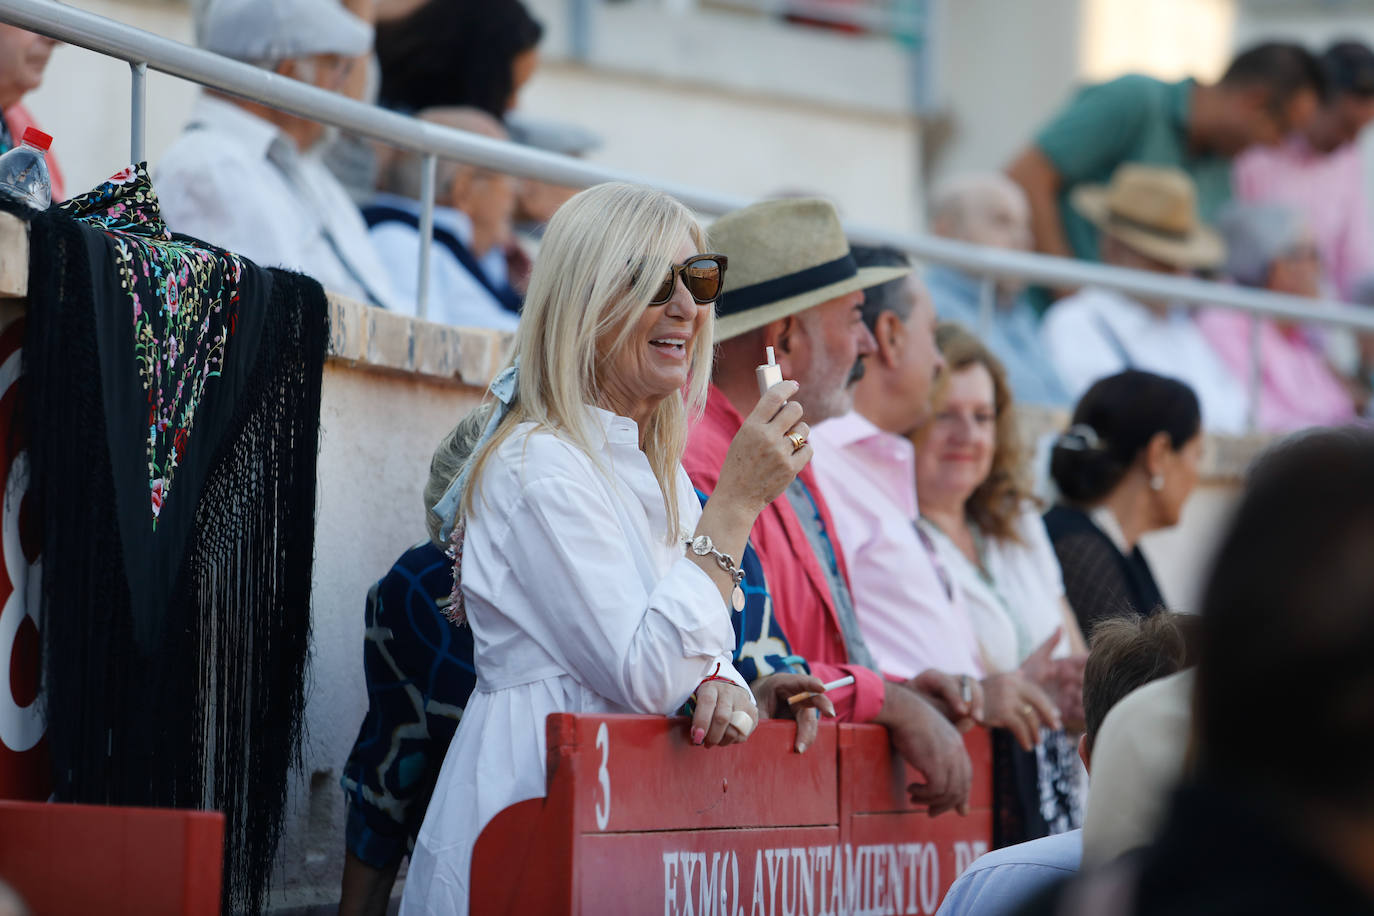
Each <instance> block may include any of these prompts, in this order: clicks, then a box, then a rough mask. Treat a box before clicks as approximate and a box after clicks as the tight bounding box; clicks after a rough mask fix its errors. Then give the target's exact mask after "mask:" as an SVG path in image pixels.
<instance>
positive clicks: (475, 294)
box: [371, 194, 520, 331]
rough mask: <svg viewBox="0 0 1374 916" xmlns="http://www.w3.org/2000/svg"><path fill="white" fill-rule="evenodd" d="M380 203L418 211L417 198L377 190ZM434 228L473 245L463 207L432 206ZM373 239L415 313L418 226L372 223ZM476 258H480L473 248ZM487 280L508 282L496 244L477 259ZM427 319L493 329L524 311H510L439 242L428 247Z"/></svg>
mask: <svg viewBox="0 0 1374 916" xmlns="http://www.w3.org/2000/svg"><path fill="white" fill-rule="evenodd" d="M376 203H377V204H380V205H384V206H388V207H395V208H396V209H398V210H404V211H405V212H407V213H411V214H414V215H415V216H419V215H420V205H419V203H418V202H416V201H413V200H411V199H410V198H408V197H398V196H397V195H395V194H378V195H377V199H376ZM434 228H435V229H445V230H447V231H448V232H451V233H453V235H455V236H456V237H457V238H458V241H460V242H462V243H463V244H464V245H466V246H468V248H469V250H471V246H472V220H471V219H469V218H468V215H467V214H466V213H464V212H463V211H461V210H455V209H453V208H452V207H435V208H434ZM371 234H372V243H373V244H374V245H375V246H376V247H377V253H378V254H379V255H380V256H381V258H382V262H383V263H385V264H386V265H387V267H388V268H389V269H390V271H391V283H392V286H393V288H394V289H395V290H396V292H397V293H398V294H400V296H401V298H403V299H405V300H406V302H407V303H409V306H410V310H409V311H408V312H407V314H410V315H414V314H415V311H416V309H415V303H416V302H417V300H418V297H419V292H420V291H419V287H418V284H417V282H416V281H417V280H418V279H419V274H420V231H419V230H418V229H415V228H414V227H412V226H409V225H407V224H405V223H402V222H396V221H393V222H385V223H378V224H377V225H375V226H373V227H372V230H371ZM473 257H475V258H477V255H476V254H475V253H474V254H473ZM477 263H478V264H480V265H481V267H482V270H483V271H485V272H486V275H487V279H488V280H490V281H491V282H492V283H495V284H498V285H499V284H503V283H505V282H507V271H506V254H505V252H504V251H502V250H501V249H499V248H493V249H491V250H490V251H488V252H487V253H486V254H485V255H483V256H482V257H480V258H477ZM425 317H426V318H427V319H428V320H429V321H437V322H439V323H440V324H451V325H454V326H456V327H461V328H494V329H496V330H498V331H514V330H515V327H516V325H517V324H518V323H519V321H520V316H519V315H516V314H515V313H514V312H510V311H507V310H506V307H505V306H503V305H502V304H501V303H500V302H498V301H497V299H496V297H495V296H493V295H492V294H491V292H490V291H489V290H488V289H487V288H486V287H485V286H483V285H482V283H481V281H480V280H478V279H477V278H476V277H474V276H473V275H472V273H471V272H470V271H469V270H468V269H467V268H466V267H464V266H463V262H462V261H460V260H458V259H457V258H456V257H454V255H453V253H452V252H450V251H449V249H448V247H447V246H445V245H444V244H442V243H441V242H438V241H435V242H434V243H432V244H431V245H430V252H429V307H428V310H427V314H426V316H425Z"/></svg>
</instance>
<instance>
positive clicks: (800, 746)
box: [797, 741, 806, 754]
mask: <svg viewBox="0 0 1374 916" xmlns="http://www.w3.org/2000/svg"><path fill="white" fill-rule="evenodd" d="M797 753H798V754H805V753H806V742H805V741H798V742H797Z"/></svg>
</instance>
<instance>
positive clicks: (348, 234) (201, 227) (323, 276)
mask: <svg viewBox="0 0 1374 916" xmlns="http://www.w3.org/2000/svg"><path fill="white" fill-rule="evenodd" d="M200 39H201V44H202V46H203V47H205V48H206V50H209V51H214V52H215V53H217V54H222V55H224V56H226V57H232V58H234V59H236V60H241V61H245V62H249V63H253V64H256V65H258V66H261V67H264V68H266V69H270V70H271V71H272V72H274V73H277V74H280V75H282V76H286V77H290V78H291V79H297V80H300V81H302V82H305V83H309V84H311V85H313V86H316V87H319V88H321V89H327V90H330V91H332V92H338V91H340V90H341V89H342V87H343V84H344V81H345V79H346V78H347V76H348V72H349V69H350V67H351V66H352V63H353V61H354V59H355V58H357V57H358V56H359V55H361V54H364V53H365V52H366V51H367V50H368V49H369V48H370V47H371V44H372V28H371V27H370V26H369V25H367V23H365V22H363V21H362V20H361V19H359V18H357V17H356V16H354V15H353V14H352V13H349V12H347V11H346V10H344V9H343V7H341V6H339V4H338V3H337V2H336V0H215V2H214V3H213V4H211V6H210V8H209V10H208V11H207V12H206V18H205V20H204V22H203V23H202V26H201V35H200ZM327 133H328V131H327V129H326V128H325V127H324V126H323V125H321V124H318V123H316V122H314V121H308V120H306V119H304V118H299V117H296V116H295V115H290V114H286V113H285V112H280V111H277V110H275V109H271V108H268V107H266V106H263V105H259V104H257V103H255V102H250V101H247V100H244V99H231V98H229V97H228V96H223V95H220V94H218V93H215V92H212V91H209V90H206V91H205V93H204V94H203V95H202V96H201V97H200V99H198V100H197V102H196V105H195V108H194V109H193V111H192V114H191V120H190V123H189V124H188V125H187V127H186V130H185V132H184V133H183V134H182V135H181V137H180V138H178V140H177V141H176V142H175V143H173V144H172V146H171V148H170V149H168V150H167V152H166V154H165V155H164V156H163V157H162V159H161V161H160V162H159V163H158V165H157V167H156V169H154V185H155V186H156V187H157V191H158V197H159V200H160V202H161V205H162V213H163V216H164V217H165V218H166V220H167V225H168V226H169V227H170V228H171V229H172V230H173V231H174V232H182V233H185V234H187V235H193V236H196V237H197V238H200V239H203V240H205V241H207V242H210V243H211V244H214V245H218V246H220V247H222V248H227V249H229V250H230V251H234V252H237V253H238V254H242V255H244V256H246V257H248V258H250V259H251V260H253V261H256V262H258V263H259V264H262V265H264V266H280V267H286V268H289V269H291V270H297V271H300V272H302V273H306V274H309V275H311V276H313V277H314V278H315V279H317V280H319V281H320V283H321V284H322V285H323V286H324V287H325V288H326V289H327V290H330V291H332V292H336V293H342V294H343V295H346V296H351V297H352V298H355V299H358V300H361V301H364V302H367V303H369V304H371V305H376V306H381V307H384V308H391V309H398V310H402V309H403V302H402V300H400V299H398V298H397V297H396V295H395V294H394V293H393V291H392V288H391V283H390V279H389V278H388V276H387V274H386V270H385V268H384V267H383V266H382V262H381V259H380V258H379V257H378V256H377V252H376V250H375V249H374V248H373V245H372V242H371V240H370V239H369V238H368V235H367V226H366V225H365V224H364V223H363V219H362V216H361V214H359V213H358V210H357V208H356V207H355V206H354V205H353V202H352V201H351V200H350V199H349V197H348V194H347V192H346V191H345V190H344V189H343V187H342V186H341V185H340V184H339V182H338V180H337V179H335V178H334V176H333V175H331V174H330V173H329V171H328V170H327V169H326V168H325V167H324V165H323V164H322V163H321V162H320V161H319V159H318V157H317V155H316V150H317V149H318V148H319V147H320V146H321V143H320V141H321V140H323V139H324V138H325V136H326V134H327Z"/></svg>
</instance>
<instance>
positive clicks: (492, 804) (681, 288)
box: [401, 184, 820, 914]
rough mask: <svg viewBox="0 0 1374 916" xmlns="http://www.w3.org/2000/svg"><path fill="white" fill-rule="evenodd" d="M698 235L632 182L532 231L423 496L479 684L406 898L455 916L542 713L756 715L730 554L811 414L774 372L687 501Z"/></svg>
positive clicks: (736, 736)
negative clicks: (453, 439)
mask: <svg viewBox="0 0 1374 916" xmlns="http://www.w3.org/2000/svg"><path fill="white" fill-rule="evenodd" d="M704 247H705V236H704V233H703V232H702V230H701V228H700V226H699V225H698V224H697V223H696V221H695V220H694V219H693V218H692V216H691V214H690V213H689V212H688V211H687V209H686V208H685V207H683V206H682V205H681V204H680V203H678V202H677V201H675V200H673V199H672V198H670V197H668V196H667V195H665V194H661V193H659V192H656V191H651V190H648V189H645V188H638V187H634V186H632V185H624V184H610V185H600V186H597V187H595V188H592V189H590V190H588V191H584V192H583V193H581V194H579V195H577V196H576V197H574V198H573V199H572V200H571V201H569V202H568V203H567V204H566V205H564V206H563V207H562V208H561V209H560V210H559V211H558V213H557V214H555V216H554V219H553V221H552V223H551V224H550V226H549V231H548V235H547V237H546V239H545V244H544V251H543V253H542V255H541V257H540V260H539V263H538V265H536V268H535V272H534V275H533V277H532V279H531V281H530V295H529V299H528V300H527V302H526V308H525V313H524V316H523V319H522V321H521V323H520V327H519V329H518V330H517V332H516V340H515V348H514V352H513V354H512V357H511V360H512V362H511V365H510V366H509V367H508V368H507V369H506V370H505V371H503V372H502V373H500V375H498V377H497V379H496V381H495V382H493V384H492V393H493V396H494V397H496V398H497V401H498V403H497V404H496V405H495V406H494V408H493V410H494V412H493V414H492V417H491V419H490V420H489V422H488V424H487V426H486V427H485V429H484V431H483V434H482V437H481V439H480V440H479V442H478V444H477V445H476V446H475V447H474V451H473V452H472V455H471V456H470V458H469V459H468V461H467V462H466V463H465V464H464V467H463V470H462V471H461V472H460V474H459V476H458V478H457V479H456V480H455V481H454V482H453V484H452V485H451V486H450V488H449V490H448V491H447V492H446V493H445V496H444V498H443V499H441V500H440V503H439V507H441V508H438V509H437V510H436V511H439V513H440V515H441V517H443V518H444V530H443V531H442V532H441V533H444V534H447V533H449V531H450V530H451V529H452V528H454V527H455V526H456V527H457V529H458V530H457V534H456V535H454V536H453V537H454V546H455V550H456V553H457V555H458V558H459V559H458V566H457V579H458V582H457V585H456V587H455V599H456V604H455V605H454V606H451V607H450V614H451V616H453V617H455V618H456V619H458V620H465V621H466V622H467V624H468V625H469V626H471V628H472V635H473V644H474V655H475V658H476V660H477V668H478V676H479V680H480V681H481V682H482V684H483V689H482V690H480V691H476V692H475V693H474V694H473V696H472V698H471V700H470V701H469V703H468V705H467V708H466V709H465V710H464V713H463V727H462V728H461V729H459V730H458V732H457V734H456V735H455V737H454V740H453V743H452V744H451V745H450V746H449V750H448V754H447V757H446V759H445V762H444V766H443V769H442V771H441V772H440V776H439V781H438V784H437V786H436V787H435V791H434V796H433V799H432V800H431V802H430V805H429V810H428V811H427V813H426V815H425V820H424V824H423V825H422V826H421V828H420V834H419V837H418V838H417V839H416V843H415V854H414V855H413V856H412V859H411V866H410V870H409V872H408V874H407V878H406V889H405V894H404V897H403V898H402V903H401V911H402V912H403V913H407V914H414V913H434V914H437V913H444V914H451V913H458V914H462V913H466V912H467V911H468V887H469V866H470V864H471V858H472V850H473V846H474V844H475V842H476V840H477V837H478V835H479V833H480V832H481V830H482V828H483V827H484V826H485V825H486V823H487V822H488V821H489V820H490V819H491V818H492V817H493V816H494V815H496V814H497V813H498V812H500V811H502V810H503V809H505V808H506V807H508V806H510V805H512V804H515V803H516V802H518V801H521V800H524V799H527V798H538V797H540V796H542V795H543V793H544V789H545V760H544V754H543V741H542V731H543V724H544V720H545V718H546V717H547V716H548V715H549V714H550V713H555V712H577V713H591V712H601V713H612V712H623V713H629V712H639V713H648V714H652V713H657V714H670V713H672V712H673V711H674V710H675V709H677V708H678V707H679V706H681V705H682V704H683V703H684V702H685V701H686V700H687V699H688V697H689V696H694V698H695V703H696V707H695V715H694V718H693V719H692V721H691V724H690V726H689V731H690V735H691V740H692V743H693V744H694V745H703V744H704V745H707V746H714V745H718V744H731V743H734V742H736V741H743V740H745V739H746V738H748V736H749V733H750V732H751V731H752V730H753V727H754V724H755V722H756V720H757V715H758V713H757V710H756V708H755V702H754V697H753V696H752V694H751V693H750V691H749V687H748V685H747V684H746V683H745V682H744V681H743V679H742V678H741V677H740V676H739V674H738V673H737V672H736V671H735V669H734V668H733V666H732V665H731V655H730V652H731V648H732V646H733V645H734V638H735V635H734V632H733V630H732V629H731V623H730V616H729V611H728V610H727V607H728V605H729V603H730V602H732V601H733V600H734V592H735V590H736V589H737V588H738V582H737V580H736V578H735V575H734V573H735V572H736V571H737V569H738V567H737V565H736V561H735V558H737V557H740V556H741V555H742V553H743V549H744V544H745V540H746V538H747V537H748V535H749V531H750V528H751V527H752V526H753V524H754V521H755V518H756V517H757V516H758V514H759V513H760V512H761V511H762V510H763V509H764V507H766V506H767V505H768V503H770V502H771V501H772V500H773V499H774V498H775V497H776V496H778V495H779V494H780V493H781V492H782V490H783V489H784V488H785V487H786V486H787V484H788V482H789V481H790V480H791V479H792V478H793V477H795V476H796V474H797V473H798V472H799V471H800V470H801V469H802V468H803V467H804V466H805V464H806V462H807V461H809V460H810V457H811V449H810V447H809V446H807V445H806V444H805V438H806V436H807V434H808V433H809V429H808V427H807V426H806V424H805V423H804V422H803V421H802V407H801V405H800V404H798V403H796V402H795V401H794V402H791V403H788V402H787V399H788V398H790V397H791V396H792V395H793V394H795V393H796V390H797V386H796V384H795V383H789V382H780V383H779V384H777V385H775V386H773V387H772V388H770V389H769V391H768V392H767V393H766V394H765V395H764V396H763V397H762V398H760V399H759V402H758V404H757V405H756V406H755V407H754V408H753V409H751V411H750V412H749V416H748V418H747V419H745V420H744V421H743V422H742V424H741V425H740V428H739V432H738V434H737V435H736V436H735V437H734V439H733V442H732V443H731V445H730V448H729V449H728V451H727V455H726V456H725V460H724V462H723V464H722V465H719V466H718V473H719V474H720V479H719V485H718V487H717V489H716V493H715V496H714V498H713V499H712V500H711V501H710V502H709V503H708V504H707V505H706V506H705V507H704V508H702V507H701V506H700V505H699V503H698V502H697V500H696V499H695V497H694V494H693V493H692V490H691V485H690V483H689V481H688V479H687V476H686V474H685V473H684V472H683V470H682V466H681V464H680V463H679V462H680V460H681V449H682V446H683V444H684V443H685V442H686V438H687V417H688V416H689V414H690V413H691V411H693V410H695V409H698V408H699V407H700V405H701V404H702V402H703V401H704V400H705V397H706V389H707V386H708V385H709V384H710V366H711V359H712V354H713V349H712V339H713V325H714V317H713V309H712V308H711V304H712V303H713V302H714V301H715V299H716V298H717V297H718V296H719V294H720V291H721V287H722V284H723V280H724V274H725V267H726V262H725V259H724V257H722V256H720V255H711V254H709V253H705V252H703V249H704ZM797 439H801V440H802V442H803V444H802V445H801V446H800V447H798V446H797V444H796V440H797ZM681 532H693V534H692V535H690V536H689V537H688V538H687V539H686V540H684V538H683V536H682V534H681ZM687 544H690V545H691V549H690V550H687V549H686V545H687ZM808 680H810V679H808ZM816 686H820V685H819V684H817V685H816Z"/></svg>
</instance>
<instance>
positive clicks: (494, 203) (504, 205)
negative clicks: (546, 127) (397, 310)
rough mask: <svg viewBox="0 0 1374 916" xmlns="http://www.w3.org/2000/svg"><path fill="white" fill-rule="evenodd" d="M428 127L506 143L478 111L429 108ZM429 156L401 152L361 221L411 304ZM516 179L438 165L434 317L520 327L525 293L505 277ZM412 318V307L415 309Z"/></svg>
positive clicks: (502, 131)
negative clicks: (521, 304) (421, 200)
mask: <svg viewBox="0 0 1374 916" xmlns="http://www.w3.org/2000/svg"><path fill="white" fill-rule="evenodd" d="M420 118H421V119H422V120H424V121H428V122H429V123H431V124H439V125H442V126H444V127H453V128H457V129H458V130H464V131H468V132H470V133H475V134H480V135H482V136H485V137H492V138H495V139H498V140H504V139H506V136H507V135H506V129H505V128H504V127H503V126H502V125H501V122H500V121H498V120H497V119H495V118H493V117H492V116H491V115H489V114H487V113H485V112H483V111H480V110H478V109H476V108H431V109H427V110H426V111H423V112H421V113H420ZM423 172H424V157H423V156H421V155H420V154H418V153H403V154H401V155H399V156H397V157H395V158H393V159H391V160H390V162H389V163H388V166H387V169H386V171H385V172H384V173H383V175H382V176H381V181H380V183H379V190H380V192H381V193H379V194H378V195H377V197H376V199H375V200H374V201H373V203H372V205H371V206H370V207H368V208H366V209H365V210H364V211H363V217H364V219H366V220H367V223H368V225H369V226H371V227H372V229H371V233H372V242H373V244H374V245H375V246H376V247H377V251H378V253H379V254H380V255H381V257H382V261H383V262H384V263H386V264H387V265H388V266H389V267H390V269H391V281H392V284H393V286H394V288H395V289H396V290H397V291H398V292H400V293H401V295H402V297H403V298H404V299H405V301H407V302H414V301H415V300H416V296H417V294H418V289H417V286H416V280H417V274H418V264H419V257H420V210H421V207H420V201H419V197H420V193H421V181H422V175H423ZM517 184H518V183H517V181H516V180H515V179H513V178H511V177H510V176H508V175H503V174H501V173H500V172H494V171H491V170H490V169H484V168H479V167H478V166H474V165H465V164H463V163H459V162H454V161H452V160H447V159H445V160H440V161H439V163H438V166H437V168H436V172H435V181H434V187H435V207H434V241H433V242H432V244H431V246H430V260H429V315H428V317H429V319H430V320H431V321H438V322H442V323H444V324H451V325H458V326H460V327H475V328H495V329H497V330H502V331H512V330H514V329H515V325H516V322H517V321H518V318H519V311H520V303H521V297H520V295H519V294H518V293H517V292H516V291H515V290H514V289H512V288H511V285H510V282H509V279H508V277H507V274H506V269H507V265H506V249H507V246H508V245H510V243H511V232H512V229H511V220H512V218H513V216H514V213H515V194H516V187H517ZM410 314H414V310H413V309H412V310H411V311H410Z"/></svg>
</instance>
